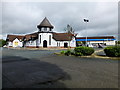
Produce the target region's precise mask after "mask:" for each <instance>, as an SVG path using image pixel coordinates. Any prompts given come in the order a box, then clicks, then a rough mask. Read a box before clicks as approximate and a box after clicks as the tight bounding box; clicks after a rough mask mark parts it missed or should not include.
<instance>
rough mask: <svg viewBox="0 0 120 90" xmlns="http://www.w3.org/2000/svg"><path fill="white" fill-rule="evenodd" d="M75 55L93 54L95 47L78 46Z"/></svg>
mask: <svg viewBox="0 0 120 90" xmlns="http://www.w3.org/2000/svg"><path fill="white" fill-rule="evenodd" d="M74 52H75V55H76V56H86V55H91V54H93V53H94V49H93V48H91V47H85V46H81V47H76V48H75V49H74Z"/></svg>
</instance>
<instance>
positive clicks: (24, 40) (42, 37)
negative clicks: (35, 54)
mask: <svg viewBox="0 0 120 90" xmlns="http://www.w3.org/2000/svg"><path fill="white" fill-rule="evenodd" d="M37 28H38V32H34V33H31V34H26V35H9V34H8V35H7V39H6V41H7V47H29V48H52V47H53V48H54V47H60V48H67V47H76V40H75V37H76V34H74V33H72V32H66V33H56V32H53V28H54V26H53V25H51V23H50V22H49V20H48V19H47V18H46V17H45V18H44V19H43V21H42V22H41V23H40V24H39V25H37Z"/></svg>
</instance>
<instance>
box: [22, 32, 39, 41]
mask: <svg viewBox="0 0 120 90" xmlns="http://www.w3.org/2000/svg"><path fill="white" fill-rule="evenodd" d="M37 38H38V32H36V33H31V34H27V35H25V38H24V39H25V40H27V41H28V40H30V39H37Z"/></svg>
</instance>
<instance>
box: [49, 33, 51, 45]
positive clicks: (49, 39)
mask: <svg viewBox="0 0 120 90" xmlns="http://www.w3.org/2000/svg"><path fill="white" fill-rule="evenodd" d="M49 45H51V35H49Z"/></svg>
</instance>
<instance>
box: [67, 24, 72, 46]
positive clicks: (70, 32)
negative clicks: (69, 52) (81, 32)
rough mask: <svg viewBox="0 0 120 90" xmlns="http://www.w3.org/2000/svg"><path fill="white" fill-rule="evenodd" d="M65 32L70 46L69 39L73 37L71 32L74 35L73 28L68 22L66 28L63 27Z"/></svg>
mask: <svg viewBox="0 0 120 90" xmlns="http://www.w3.org/2000/svg"><path fill="white" fill-rule="evenodd" d="M65 31H66V33H67V34H68V36H67V38H68V40H69V47H70V40H71V38H72V37H73V36H72V34H73V35H74V30H73V28H72V27H71V26H70V25H69V24H68V25H67V28H66V29H65Z"/></svg>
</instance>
